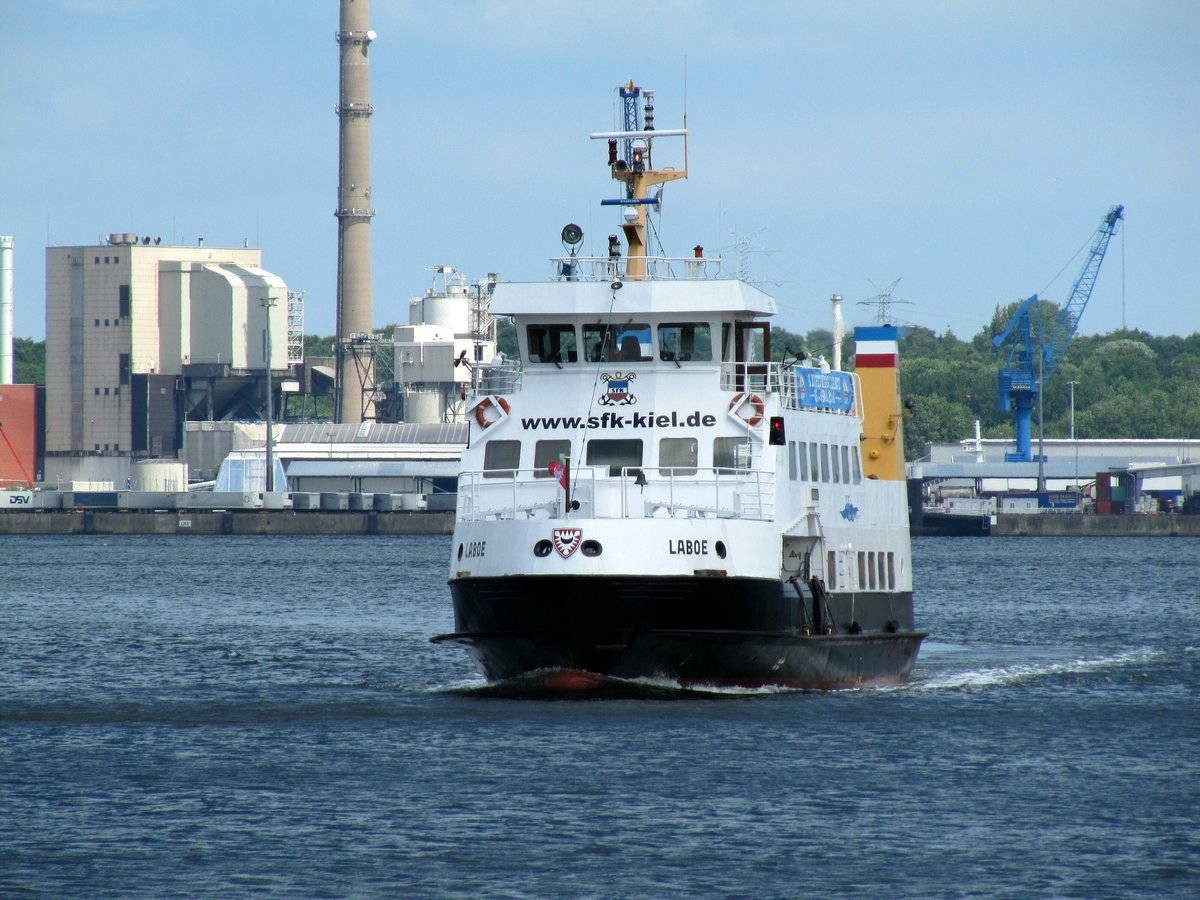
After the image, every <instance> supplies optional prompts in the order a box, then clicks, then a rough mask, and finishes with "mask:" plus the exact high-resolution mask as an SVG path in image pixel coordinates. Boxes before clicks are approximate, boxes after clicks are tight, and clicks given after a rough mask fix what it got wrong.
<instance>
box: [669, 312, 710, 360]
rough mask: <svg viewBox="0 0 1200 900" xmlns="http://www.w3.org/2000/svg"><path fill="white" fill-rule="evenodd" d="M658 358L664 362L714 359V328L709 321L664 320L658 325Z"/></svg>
mask: <svg viewBox="0 0 1200 900" xmlns="http://www.w3.org/2000/svg"><path fill="white" fill-rule="evenodd" d="M658 358H659V359H661V360H663V361H664V362H709V361H711V360H712V330H711V329H710V328H709V327H708V323H707V322H664V323H663V324H662V325H659V326H658Z"/></svg>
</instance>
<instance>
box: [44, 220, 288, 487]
mask: <svg viewBox="0 0 1200 900" xmlns="http://www.w3.org/2000/svg"><path fill="white" fill-rule="evenodd" d="M292 302H293V305H294V302H295V298H294V297H293V298H292ZM301 321H302V320H301ZM295 322H296V316H295V315H294V310H291V309H289V294H288V289H287V285H286V284H285V283H284V281H283V279H282V278H280V277H279V276H277V275H274V274H272V273H271V272H269V271H267V270H265V269H263V268H262V253H261V251H260V250H259V249H257V248H249V247H243V248H225V247H206V246H205V245H204V241H203V239H200V240H199V242H198V245H197V246H195V247H178V246H171V245H164V244H163V243H162V242H161V240H160V239H158V238H155V239H151V238H149V237H139V236H138V235H136V234H129V233H114V234H110V235H109V236H108V238H107V240H106V241H104V242H102V243H99V244H95V245H81V246H72V247H48V248H47V249H46V439H45V475H44V480H45V482H47V483H50V484H55V483H58V484H65V483H76V482H90V483H111V484H113V485H116V486H122V487H123V486H128V485H129V484H130V483H131V481H132V480H133V479H132V476H133V474H134V471H135V466H136V463H138V462H140V461H148V460H154V461H162V460H178V459H180V458H181V451H182V444H183V434H184V428H183V423H184V422H185V421H186V420H188V419H208V420H212V419H222V418H232V417H241V418H259V417H261V414H262V412H263V408H264V405H265V403H266V392H265V388H264V381H265V377H266V372H267V367H268V360H267V347H268V346H269V347H270V360H269V366H270V369H271V370H272V371H273V372H276V373H278V374H280V375H283V374H285V373H286V371H287V369H288V364H289V347H291V346H294V345H295V344H296V342H295V341H289V339H288V338H289V328H293V329H294V327H295ZM268 323H269V328H270V340H269V341H268V340H266V332H267V329H268ZM182 465H183V464H182V463H180V466H182ZM181 478H182V480H183V482H184V483H185V484H186V480H187V475H186V473H185V472H183V473H181Z"/></svg>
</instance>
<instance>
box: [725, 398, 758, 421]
mask: <svg viewBox="0 0 1200 900" xmlns="http://www.w3.org/2000/svg"><path fill="white" fill-rule="evenodd" d="M746 407H749V408H750V415H746V412H745V410H746ZM729 411H730V412H731V413H733V414H734V415H735V416H737V417H738V418H739V419H741V420H742V421H743V422H745V423H746V424H747V425H749V426H751V427H754V426H755V425H761V424H762V420H763V413H764V412H765V411H766V406H765V405H764V404H763V398H762V397H760V396H758V394H734V396H733V399H732V400H730V401H729Z"/></svg>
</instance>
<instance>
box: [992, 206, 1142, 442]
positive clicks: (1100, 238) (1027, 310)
mask: <svg viewBox="0 0 1200 900" xmlns="http://www.w3.org/2000/svg"><path fill="white" fill-rule="evenodd" d="M1124 214H1125V207H1124V206H1120V205H1118V206H1113V207H1111V208H1110V209H1109V211H1108V212H1107V213H1106V214H1105V216H1104V218H1103V219H1102V220H1101V222H1100V227H1099V228H1098V229H1097V230H1096V237H1095V240H1093V241H1092V247H1091V250H1090V251H1089V252H1088V257H1087V260H1086V261H1085V262H1084V264H1083V270H1082V271H1081V272H1080V273H1079V277H1078V278H1076V279H1075V283H1074V284H1073V285H1072V286H1071V294H1070V296H1069V297H1068V298H1067V302H1066V303H1065V304H1064V305H1063V307H1062V309H1061V310H1060V311H1059V314H1058V318H1057V319H1056V320H1055V322H1054V330H1053V331H1052V332H1051V333H1050V335H1049V336H1048V337H1047V336H1046V333H1045V331H1044V330H1043V328H1042V314H1041V304H1040V303H1039V298H1038V295H1037V294H1034V295H1033V296H1032V297H1030V298H1029V299H1028V300H1025V301H1024V302H1023V303H1022V304H1021V305H1020V306H1019V307H1017V311H1016V312H1015V313H1014V314H1013V317H1012V320H1011V321H1010V322H1009V323H1008V326H1007V327H1006V328H1005V329H1004V332H1003V333H1002V334H1000V335H998V336H997V337H995V338H993V339H992V343H993V344H994V345H995V346H996V347H1000V346H1001V345H1002V344H1003V343H1004V342H1005V341H1006V340H1008V338H1009V336H1010V335H1014V334H1015V336H1014V338H1013V345H1012V349H1011V350H1010V351H1009V355H1008V364H1007V365H1005V366H1003V367H1002V368H1001V369H1000V373H999V393H998V395H997V401H996V402H997V407H998V408H999V409H1000V410H1001V411H1004V412H1007V411H1008V410H1010V409H1012V410H1013V432H1014V435H1015V437H1016V445H1017V447H1016V451H1015V452H1013V453H1007V454H1005V457H1004V458H1005V460H1006V461H1008V462H1029V461H1031V460H1032V458H1033V457H1032V456H1031V454H1030V448H1031V440H1030V420H1031V418H1032V412H1033V402H1034V400H1035V399H1036V398H1037V397H1038V395H1039V394H1040V393H1041V386H1042V384H1044V383H1045V381H1046V379H1047V378H1049V377H1050V376H1051V375H1053V374H1054V372H1055V370H1056V369H1057V368H1058V366H1059V364H1060V363H1061V362H1062V361H1063V357H1064V356H1065V355H1066V352H1067V345H1068V344H1070V343H1071V338H1072V337H1074V336H1075V332H1076V330H1077V329H1078V328H1079V320H1080V318H1081V317H1082V316H1083V311H1084V309H1086V308H1087V304H1088V300H1090V299H1091V296H1092V289H1093V288H1094V287H1095V286H1096V276H1097V275H1099V274H1100V263H1102V262H1104V254H1105V253H1106V252H1107V250H1108V242H1109V241H1110V240H1112V236H1113V235H1114V234H1116V233H1117V227H1118V223H1119V222H1120V221H1121V220H1122V219H1123V218H1124V217H1125V215H1124ZM1035 341H1036V344H1037V347H1036V349H1035V346H1034V345H1035ZM1035 353H1036V354H1037V355H1035ZM1035 363H1036V366H1037V368H1036V370H1035Z"/></svg>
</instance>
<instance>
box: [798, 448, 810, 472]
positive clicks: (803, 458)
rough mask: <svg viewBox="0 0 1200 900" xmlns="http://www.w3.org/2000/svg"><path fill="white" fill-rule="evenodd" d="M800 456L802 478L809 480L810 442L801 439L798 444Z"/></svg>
mask: <svg viewBox="0 0 1200 900" xmlns="http://www.w3.org/2000/svg"><path fill="white" fill-rule="evenodd" d="M798 449H799V451H800V452H799V454H798V455H799V457H800V480H801V481H808V443H807V442H806V441H800V442H799V444H798Z"/></svg>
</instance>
